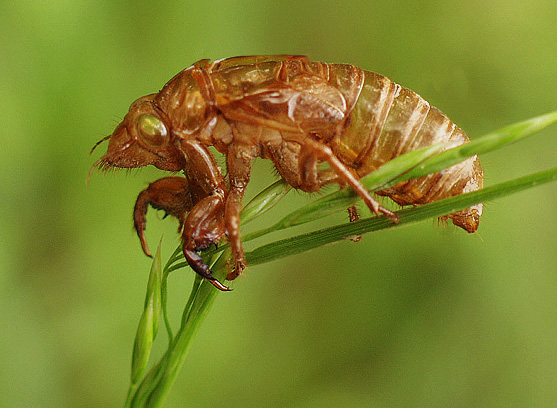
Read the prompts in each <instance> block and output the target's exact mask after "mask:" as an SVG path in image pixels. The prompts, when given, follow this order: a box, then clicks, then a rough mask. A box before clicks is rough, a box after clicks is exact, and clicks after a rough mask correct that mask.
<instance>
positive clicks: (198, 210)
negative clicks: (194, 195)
mask: <svg viewBox="0 0 557 408" xmlns="http://www.w3.org/2000/svg"><path fill="white" fill-rule="evenodd" d="M224 232H225V228H224V197H223V196H221V195H213V196H209V197H205V198H204V199H202V200H201V201H200V202H198V203H197V204H196V205H195V207H194V208H193V209H192V211H191V212H190V213H189V215H188V217H187V218H186V220H185V222H184V231H183V233H182V242H183V243H182V250H183V252H184V256H185V257H186V260H187V261H188V264H189V265H190V266H191V268H192V269H193V270H194V271H195V272H197V273H198V274H199V275H201V276H202V277H204V278H205V279H207V280H209V281H210V282H211V283H212V284H213V285H214V286H215V287H216V288H218V289H220V290H230V289H229V288H228V287H226V286H224V285H223V284H222V283H220V282H219V281H218V280H217V279H216V278H215V277H213V275H212V272H211V269H210V268H209V266H208V265H207V264H206V263H205V261H204V260H203V258H202V257H201V255H199V253H198V252H199V251H204V250H206V249H207V248H209V246H210V245H211V244H213V243H214V244H216V243H217V242H218V241H219V240H220V239H221V238H222V236H223V235H224Z"/></svg>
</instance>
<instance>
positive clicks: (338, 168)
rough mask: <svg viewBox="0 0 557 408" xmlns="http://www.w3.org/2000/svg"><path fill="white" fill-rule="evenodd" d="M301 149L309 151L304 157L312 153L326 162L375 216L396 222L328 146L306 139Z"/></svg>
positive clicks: (395, 216)
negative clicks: (380, 215) (381, 215)
mask: <svg viewBox="0 0 557 408" xmlns="http://www.w3.org/2000/svg"><path fill="white" fill-rule="evenodd" d="M302 149H304V150H305V149H309V150H308V151H309V152H310V154H307V156H306V157H309V156H311V153H313V154H314V155H316V156H317V157H320V158H322V159H323V160H326V161H327V162H328V163H329V165H330V166H331V168H332V169H333V170H334V171H335V173H336V174H337V176H338V177H339V181H342V182H344V183H346V184H348V185H349V186H350V187H351V188H352V189H353V190H354V191H355V192H356V194H358V195H359V196H360V197H361V198H362V200H364V202H365V203H366V205H367V206H368V207H369V209H370V210H372V211H373V212H374V213H375V214H376V215H379V213H382V214H385V215H386V216H387V217H389V218H390V219H391V220H392V221H393V222H398V217H397V215H396V214H395V213H394V212H392V211H390V210H388V209H386V208H384V207H381V206H380V205H379V203H378V202H377V200H375V199H374V198H373V197H372V196H371V194H370V193H369V191H367V190H366V189H365V187H364V186H363V185H362V184H361V183H360V181H359V180H358V179H357V178H356V177H355V176H354V174H352V173H351V172H350V170H349V169H348V168H347V167H346V166H345V165H344V163H342V162H341V161H340V160H339V159H338V158H337V157H336V156H335V155H334V153H333V151H332V150H331V148H330V147H329V146H327V145H325V144H322V143H318V142H317V141H315V140H312V139H310V138H308V139H307V140H306V143H305V145H304V146H303V147H302ZM300 168H304V163H300Z"/></svg>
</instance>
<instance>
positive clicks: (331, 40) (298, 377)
mask: <svg viewBox="0 0 557 408" xmlns="http://www.w3.org/2000/svg"><path fill="white" fill-rule="evenodd" d="M9 3H13V4H9ZM0 15H1V22H2V24H0V50H1V52H0V55H1V56H2V57H1V60H2V61H1V62H0V75H1V78H2V80H1V84H0V111H1V115H2V126H1V130H0V137H1V146H2V149H1V153H0V154H1V155H2V156H1V160H0V174H1V179H0V183H1V184H0V191H1V196H2V199H1V200H0V212H1V214H2V216H1V217H0V260H1V267H2V268H1V269H2V270H1V273H0V291H1V296H0V321H1V325H2V326H1V329H0V361H1V364H0V382H1V383H2V384H3V385H2V392H1V393H0V406H3V407H118V406H122V405H123V402H124V399H125V393H126V390H127V386H128V381H129V366H130V357H131V348H132V343H133V339H134V334H135V328H136V325H137V322H138V319H139V316H140V313H141V310H142V303H143V299H144V290H145V286H146V282H147V274H148V271H149V267H150V261H149V260H148V259H147V258H146V257H145V256H144V255H143V254H142V252H141V249H140V246H139V243H138V240H137V238H136V236H135V234H134V233H133V231H132V223H131V211H132V207H133V203H134V201H135V197H136V195H137V193H138V192H139V191H140V190H141V189H143V188H144V187H145V186H146V183H147V182H151V181H153V180H155V179H157V178H159V177H161V176H163V173H162V172H160V171H158V170H156V169H143V170H141V171H132V172H131V173H130V174H128V175H126V172H115V173H109V174H108V175H102V174H99V173H95V174H94V175H93V177H92V180H91V183H90V185H89V186H86V185H85V179H86V176H87V172H88V170H89V168H90V166H91V164H92V163H93V162H94V161H95V160H97V159H98V157H100V155H101V153H100V152H96V153H95V154H94V156H93V157H91V156H89V155H88V152H89V150H90V148H91V147H92V145H93V144H94V143H95V142H96V141H97V140H99V139H100V138H101V137H103V136H104V135H106V134H109V133H111V131H112V129H113V128H114V127H115V125H116V123H117V122H118V120H119V119H121V118H122V117H123V116H124V114H125V113H126V112H127V109H128V106H129V104H130V103H131V102H132V101H133V100H135V99H136V98H137V97H139V96H142V95H145V94H148V93H151V92H155V91H157V90H158V89H160V88H161V87H162V85H163V84H164V83H165V82H166V81H167V80H169V79H170V78H171V77H172V76H173V75H174V74H175V73H177V72H178V71H180V70H181V69H183V68H184V67H186V66H188V65H190V64H192V63H193V62H195V61H197V60H199V59H202V58H211V59H217V58H222V57H228V56H235V55H245V54H279V53H294V54H307V55H309V56H310V57H311V58H312V59H314V60H319V61H326V62H346V63H353V64H355V65H358V66H360V67H362V68H364V69H367V70H371V71H376V72H380V73H382V74H384V75H387V76H389V77H390V78H391V79H393V80H395V81H397V82H399V83H400V84H402V85H404V86H407V87H409V88H412V89H414V90H415V91H417V92H418V93H420V94H421V95H422V96H423V97H425V98H426V99H427V100H429V101H430V102H431V103H432V104H434V105H436V106H438V107H440V108H441V109H442V110H443V111H444V112H445V113H447V114H448V115H449V116H450V117H451V118H452V119H453V120H454V121H455V122H456V123H457V124H459V125H460V126H461V127H462V128H463V129H465V130H466V131H467V133H468V134H469V135H470V137H471V138H472V139H473V138H474V137H479V136H481V135H482V134H484V133H486V132H488V131H490V130H494V129H497V128H499V127H502V126H504V125H506V124H511V123H514V122H517V121H519V120H522V119H526V118H529V117H532V116H536V115H539V114H542V113H546V112H548V111H551V110H555V109H557V102H556V99H557V97H556V95H557V24H556V23H557V3H556V2H555V1H554V0H543V1H533V2H524V1H518V0H504V1H503V0H495V1H490V2H484V1H470V2H437V1H413V2H401V1H396V2H395V1H392V2H388V1H387V2H385V1H382V2H373V1H371V2H370V1H363V0H362V1H351V2H345V1H281V2H277V1H268V0H260V1H258V2H248V1H235V2H227V1H213V2H197V3H196V2H179V1H166V2H160V3H155V2H131V1H129V2H113V1H106V0H105V1H83V0H81V1H80V0H74V1H71V0H70V1H50V2H41V1H20V2H6V1H4V2H2V3H1V4H0ZM556 134H557V129H556V128H555V127H553V128H551V129H548V130H546V131H544V132H542V133H540V134H538V135H536V136H533V137H532V138H530V139H527V140H526V141H524V142H521V143H519V144H515V145H513V146H511V147H509V148H506V149H504V150H501V151H497V152H492V153H490V154H488V155H485V157H482V163H483V165H484V169H485V175H486V176H485V177H486V184H487V185H493V184H495V183H498V182H501V181H504V180H509V179H512V178H515V177H519V176H521V175H525V174H529V173H532V172H534V171H537V170H543V169H548V168H550V167H552V166H554V165H555V161H556V160H555V159H556V157H557V137H556ZM104 149H106V145H103V146H102V148H101V149H100V150H103V151H104ZM255 167H256V169H255V171H254V174H253V182H252V184H251V185H250V190H249V195H253V194H254V193H256V192H257V191H259V190H260V189H261V188H263V187H265V186H266V185H268V184H269V183H270V182H271V181H272V180H273V176H272V171H271V166H270V165H269V163H266V162H264V161H258V162H257V163H256V165H255ZM556 191H557V189H556V188H555V184H553V185H551V184H550V185H546V186H543V187H540V188H536V189H533V190H529V191H527V192H524V193H520V194H517V195H513V196H511V197H507V198H503V199H500V200H497V201H495V202H489V203H486V206H485V215H484V217H483V219H482V224H481V227H480V230H479V233H478V234H475V235H468V234H466V233H464V232H463V231H461V230H456V229H455V228H454V227H453V226H452V225H451V226H448V227H443V226H437V223H436V222H435V221H431V222H424V223H420V224H418V225H414V226H410V227H406V228H399V229H398V228H397V229H394V230H390V231H385V232H380V233H376V234H372V235H368V236H365V237H364V239H363V240H362V241H361V242H360V243H358V244H355V243H353V242H343V243H340V244H337V245H333V246H328V247H326V248H321V249H318V250H314V251H313V252H308V253H304V254H302V255H299V256H295V257H291V258H286V259H283V260H280V261H276V262H273V263H270V264H266V265H262V266H257V267H253V268H250V269H249V270H248V272H247V273H246V274H245V276H243V277H241V278H240V279H238V280H237V281H236V282H235V283H234V285H233V286H234V289H235V290H234V292H232V293H227V294H223V295H220V296H219V297H218V298H217V301H216V303H215V305H214V308H213V310H212V311H211V313H210V314H209V316H208V318H207V320H206V322H205V324H204V325H203V327H202V328H201V330H200V332H199V334H198V336H197V338H196V339H195V342H194V345H193V348H192V350H191V353H190V355H189V357H188V359H187V361H186V365H185V368H184V370H183V371H182V373H181V375H180V376H179V378H178V381H177V384H176V386H175V387H174V389H173V390H172V393H171V394H170V396H169V399H168V401H167V405H166V406H168V407H186V406H187V407H215V406H227V407H250V406H266V407H268V408H270V407H285V406H288V407H299V408H309V407H320V408H323V407H364V406H366V407H367V406H369V407H408V406H412V407H445V406H451V407H494V406H505V407H554V406H557V384H556V383H557V380H556V378H557V254H556V253H557V247H556V242H557V240H556V232H555V230H556V229H555V226H556V225H557V216H556V213H557V212H556V210H555V202H556V201H557V194H556ZM307 200H308V197H307V196H305V195H302V194H297V193H294V194H292V195H291V197H290V198H289V199H287V200H284V202H283V203H282V204H281V205H280V208H279V209H278V210H277V212H275V214H279V213H281V212H287V211H289V210H291V209H292V208H294V207H295V206H296V205H300V203H305V202H307ZM273 217H274V216H273V215H270V216H269V218H267V220H269V219H272V218H273ZM160 219H161V216H160V214H157V213H156V212H155V211H151V212H150V214H149V222H148V230H147V236H148V239H149V242H150V244H151V247H152V249H154V248H155V247H156V243H157V242H158V240H159V239H160V237H161V235H162V234H164V241H163V248H164V250H163V259H166V258H167V257H168V255H169V254H170V253H171V252H172V251H173V250H174V248H175V247H176V245H177V243H178V238H177V235H176V227H177V224H176V223H175V222H174V221H172V220H170V219H167V220H165V221H161V220H160ZM343 219H344V218H343V217H339V218H338V219H327V220H323V222H321V223H320V224H317V225H313V228H319V227H321V226H328V225H331V224H332V223H333V222H337V221H340V220H343ZM264 222H265V220H263V221H262V222H261V223H260V224H259V225H260V226H261V225H262V224H263V223H264ZM295 232H297V231H295ZM292 233H293V232H292V231H289V232H288V233H286V234H284V235H283V236H288V235H290V234H292ZM247 247H248V249H249V248H253V245H247ZM192 277H193V273H192V272H191V271H189V270H183V271H180V272H178V273H175V275H174V276H172V277H171V279H170V292H171V294H170V310H171V317H172V318H173V319H174V320H175V321H177V320H178V319H179V316H180V313H181V310H182V306H183V304H184V302H185V299H186V298H187V295H188V293H189V290H190V286H191V282H192ZM158 341H159V342H160V343H161V344H160V345H158V346H157V347H156V350H155V354H156V355H160V352H161V351H162V348H163V346H164V343H165V342H166V339H165V333H164V332H163V331H161V332H160V338H159V339H158Z"/></svg>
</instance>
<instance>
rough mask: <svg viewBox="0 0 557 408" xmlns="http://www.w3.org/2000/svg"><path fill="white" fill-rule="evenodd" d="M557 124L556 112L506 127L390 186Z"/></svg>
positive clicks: (434, 159) (427, 163) (446, 153)
mask: <svg viewBox="0 0 557 408" xmlns="http://www.w3.org/2000/svg"><path fill="white" fill-rule="evenodd" d="M556 122H557V111H556V112H551V113H547V114H545V115H541V116H537V117H535V118H532V119H528V120H525V121H522V122H518V123H515V124H513V125H510V126H506V127H504V128H502V129H499V130H496V131H495V132H492V133H488V134H487V135H485V136H482V137H480V138H478V139H475V140H472V141H470V142H469V143H465V144H463V145H460V146H458V147H455V148H453V149H449V150H446V151H444V152H442V153H440V154H439V155H438V156H435V157H432V158H431V159H429V160H426V161H425V162H424V163H422V164H421V165H419V166H417V167H416V168H415V169H413V170H411V171H409V172H408V173H407V174H404V175H402V176H401V177H398V178H397V179H396V180H394V181H393V182H392V183H390V185H392V184H395V183H397V182H399V181H403V180H408V179H410V178H415V177H420V176H424V175H426V174H430V173H435V172H437V171H440V170H443V169H448V168H449V167H451V166H453V165H455V164H457V163H460V162H461V161H463V160H465V159H467V158H468V157H471V156H474V155H476V154H482V153H487V152H490V151H492V150H496V149H499V148H501V147H504V146H507V145H510V144H512V143H515V142H518V141H519V140H522V139H524V138H526V137H528V136H532V135H533V134H535V133H537V132H539V131H540V130H542V129H544V128H546V127H548V126H550V125H552V124H554V123H556Z"/></svg>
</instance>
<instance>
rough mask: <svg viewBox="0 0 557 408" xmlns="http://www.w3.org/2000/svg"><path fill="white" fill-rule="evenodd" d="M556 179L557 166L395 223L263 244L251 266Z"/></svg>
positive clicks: (362, 224)
mask: <svg viewBox="0 0 557 408" xmlns="http://www.w3.org/2000/svg"><path fill="white" fill-rule="evenodd" d="M556 179H557V168H554V169H551V170H546V171H542V172H539V173H535V174H532V175H529V176H526V177H521V178H518V179H515V180H511V181H507V182H505V183H501V184H497V185H495V186H491V187H487V188H485V189H483V190H479V191H474V192H472V193H467V194H462V195H458V196H455V197H451V198H447V199H445V200H441V201H437V202H434V203H430V204H425V205H423V206H420V207H416V208H408V209H404V210H401V211H399V212H397V215H398V216H399V223H398V224H394V223H393V222H392V221H391V220H389V219H388V218H386V217H372V218H368V219H365V220H361V221H357V222H352V223H347V224H343V225H338V226H335V227H331V228H326V229H322V230H319V231H315V232H311V233H308V234H302V235H298V236H296V237H293V238H288V239H284V240H280V241H275V242H272V243H270V244H267V245H263V246H261V247H259V248H256V249H255V250H253V251H251V252H248V253H246V258H247V260H248V263H249V264H250V265H256V264H260V263H264V262H269V261H271V260H274V259H279V258H283V257H285V256H288V255H293V254H298V253H301V252H305V251H308V250H310V249H313V248H317V247H320V246H322V245H326V244H330V243H332V242H336V241H340V240H343V239H346V238H347V237H350V236H354V235H362V234H365V233H368V232H372V231H379V230H382V229H386V228H393V227H397V226H401V225H404V224H409V223H414V222H418V221H422V220H425V219H427V218H432V217H441V216H443V215H445V214H450V213H453V212H456V211H459V210H462V209H464V208H467V207H470V206H471V205H474V204H477V203H481V202H484V201H488V200H493V199H495V198H498V197H502V196H505V195H509V194H513V193H516V192H518V191H521V190H524V189H527V188H531V187H535V186H537V185H541V184H543V183H547V182H550V181H554V180H556Z"/></svg>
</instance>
